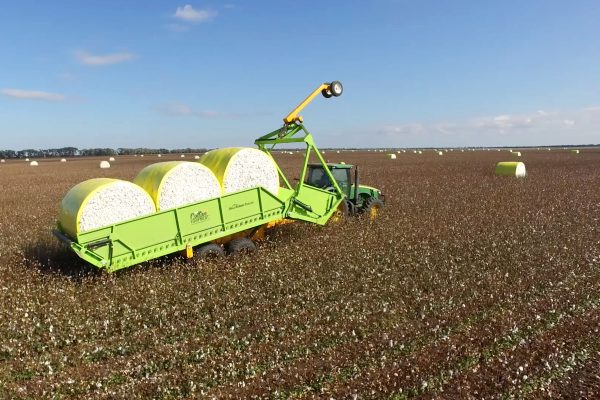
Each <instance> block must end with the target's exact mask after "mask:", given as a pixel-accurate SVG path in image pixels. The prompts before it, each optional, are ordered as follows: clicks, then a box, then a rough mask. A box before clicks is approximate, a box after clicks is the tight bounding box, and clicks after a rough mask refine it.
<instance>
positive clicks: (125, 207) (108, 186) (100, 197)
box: [58, 178, 156, 237]
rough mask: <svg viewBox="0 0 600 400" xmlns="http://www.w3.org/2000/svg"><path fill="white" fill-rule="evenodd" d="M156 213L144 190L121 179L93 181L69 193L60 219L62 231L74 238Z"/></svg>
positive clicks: (64, 200)
mask: <svg viewBox="0 0 600 400" xmlns="http://www.w3.org/2000/svg"><path fill="white" fill-rule="evenodd" d="M155 211H156V209H155V207H154V202H153V201H152V198H151V197H150V195H149V194H148V193H146V191H145V190H144V189H142V188H141V187H139V186H137V185H135V184H133V183H131V182H127V181H122V180H119V179H110V178H94V179H89V180H87V181H84V182H81V183H80V184H78V185H75V186H74V187H73V188H71V190H69V191H68V192H67V194H66V196H65V197H64V198H63V200H62V202H61V205H60V214H59V219H58V220H59V223H60V226H61V227H62V229H63V231H64V232H66V233H67V234H69V235H70V236H71V237H75V236H77V234H79V233H83V232H87V231H90V230H93V229H96V228H102V227H103V226H108V225H112V224H116V223H119V222H123V221H127V220H130V219H133V218H137V217H141V216H143V215H148V214H152V213H153V212H155Z"/></svg>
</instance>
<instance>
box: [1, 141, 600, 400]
mask: <svg viewBox="0 0 600 400" xmlns="http://www.w3.org/2000/svg"><path fill="white" fill-rule="evenodd" d="M438 151H439V150H436V151H431V150H429V151H423V152H422V154H419V153H418V152H417V153H415V152H414V151H408V152H407V153H406V154H400V155H398V156H397V158H396V159H395V160H393V161H390V159H388V158H387V157H386V154H381V152H367V151H356V152H344V153H343V154H337V153H336V152H335V151H327V152H326V154H324V157H325V158H326V159H327V161H330V162H340V161H342V160H343V161H344V162H345V163H347V164H354V165H359V167H360V182H361V184H363V183H364V184H368V185H372V186H374V187H378V188H380V189H381V190H382V191H383V193H384V194H385V195H386V206H385V210H384V212H383V213H382V215H381V216H380V218H379V219H377V220H375V221H368V220H365V219H362V218H359V219H351V220H348V221H345V222H342V223H340V224H328V225H326V226H325V227H318V226H315V225H311V224H304V223H293V224H289V225H284V226H281V227H279V228H277V229H274V230H273V231H271V232H270V233H269V234H268V236H267V237H266V239H265V240H264V241H263V242H261V243H260V244H259V249H258V252H257V253H255V254H252V255H248V256H240V257H234V258H222V259H216V260H209V261H197V260H193V261H190V262H186V261H184V260H183V259H182V258H180V257H177V256H172V257H163V258H160V259H157V260H155V261H153V262H149V263H144V264H141V265H138V266H135V267H132V268H129V269H126V270H123V271H120V272H117V273H114V274H107V273H103V272H101V271H99V270H97V269H95V267H91V266H88V265H86V264H85V262H84V261H82V260H81V259H79V258H78V257H76V256H75V255H74V254H73V253H72V252H70V251H68V250H67V249H65V248H64V247H62V245H60V244H59V243H58V241H57V240H56V239H55V238H54V237H52V235H51V230H52V228H53V227H54V226H55V225H56V222H57V220H58V219H59V211H60V207H61V200H62V199H63V197H64V196H65V194H66V193H67V192H68V191H69V189H71V188H72V187H73V186H75V185H76V184H78V183H80V182H85V181H87V180H89V179H92V178H102V179H105V180H103V181H102V182H104V183H109V182H113V181H112V180H118V182H121V181H128V182H133V181H134V180H135V178H136V176H137V175H138V174H139V173H140V171H142V170H143V169H144V168H145V167H147V166H148V165H150V164H152V163H154V162H156V161H157V160H156V158H155V157H150V156H148V157H145V158H142V157H133V156H119V157H117V161H116V162H111V168H110V169H100V168H98V166H99V163H100V162H101V161H102V160H103V159H102V158H74V159H71V158H69V161H68V163H66V164H64V163H60V161H59V160H58V159H57V160H42V161H41V162H40V163H39V166H38V167H37V168H30V167H29V163H25V162H24V161H23V160H20V161H15V160H7V161H6V162H5V163H2V164H1V165H0V180H1V181H2V182H1V183H2V186H3V187H4V188H10V190H3V191H2V192H0V238H1V242H0V243H1V246H2V247H1V248H0V301H1V304H2V307H0V312H1V313H2V314H1V315H0V360H1V361H0V398H7V399H10V398H35V399H37V398H63V399H96V398H127V399H133V398H231V399H243V398H326V399H330V398H334V399H347V398H350V399H352V398H356V399H363V398H387V399H407V398H449V399H461V398H589V399H592V398H598V397H599V396H600V381H599V378H598V366H599V365H600V353H599V352H600V341H599V340H598V335H599V332H598V329H599V328H598V327H599V326H600V244H599V243H600V229H599V226H598V216H599V215H600V189H599V188H600V174H598V165H599V163H600V150H595V149H582V150H581V151H580V153H579V154H575V153H573V152H571V151H569V150H562V151H559V150H556V151H550V152H548V151H547V150H545V149H542V150H539V151H538V150H535V149H528V150H526V151H525V150H520V151H522V156H521V157H518V158H516V157H515V156H513V155H512V154H511V153H509V152H507V151H501V152H496V151H491V152H487V151H465V152H462V151H454V152H448V153H444V156H443V157H440V156H439V155H438ZM232 154H233V155H232V157H231V159H230V162H231V163H232V165H233V162H234V161H235V159H234V156H235V152H233V153H232ZM396 154H398V153H396ZM302 156H303V155H302V154H292V155H289V154H281V155H276V158H277V162H278V163H279V165H280V166H281V167H282V168H283V170H284V172H285V173H286V175H287V176H288V178H294V177H296V176H297V173H298V172H297V171H298V170H299V166H300V163H301V162H302ZM240 157H241V156H240ZM188 159H190V160H192V158H191V156H190V157H188ZM162 160H163V161H167V162H176V163H177V165H179V164H181V163H186V161H185V160H181V157H180V155H179V154H175V155H166V154H165V155H164V156H163V157H162ZM231 160H233V161H231ZM198 161H203V160H202V158H201V159H200V160H197V161H193V160H192V162H195V163H197V162H198ZM256 162H257V163H259V164H257V165H262V164H260V161H256ZM500 162H505V163H510V165H509V166H510V167H511V168H513V169H511V170H510V171H509V173H507V174H508V175H511V177H505V176H501V177H499V176H496V166H497V164H498V163H500ZM520 163H523V164H526V165H527V174H526V177H523V178H521V179H516V178H515V177H514V176H515V175H516V174H517V173H518V171H517V168H520V167H519V166H518V164H520ZM263 167H264V168H268V165H266V164H264V165H263ZM242 172H243V171H240V172H238V174H241V173H242ZM165 175H167V174H165ZM251 178H252V176H249V177H248V179H251ZM177 186H178V184H177V182H176V180H175V181H174V183H173V186H172V187H171V189H169V190H167V191H165V192H164V193H163V195H165V196H167V197H168V196H169V193H172V191H173V190H176V187H177ZM119 193H121V191H119ZM111 196H113V194H111V193H110V192H106V193H103V192H101V191H100V192H99V193H98V194H97V198H96V201H98V202H99V201H109V202H111V204H112V203H118V204H117V205H115V206H114V208H115V210H116V209H117V208H118V207H121V208H122V207H125V206H128V205H129V203H128V202H132V203H133V200H131V198H130V196H128V198H130V199H129V200H123V199H114V198H112V197H111ZM145 199H146V200H147V198H145ZM146 200H141V199H140V200H139V201H140V202H141V203H144V204H145V203H146ZM149 202H150V203H149V204H148V207H150V208H151V207H154V203H155V202H156V199H152V198H151V199H150V200H149ZM89 207H90V212H91V211H93V207H95V206H94V203H91V202H90V203H89ZM136 207H137V206H136ZM150 211H151V210H150ZM115 212H117V211H115ZM119 212H120V211H119ZM90 215H91V214H90ZM95 218H109V216H108V215H96V216H95ZM150 234H151V233H150Z"/></svg>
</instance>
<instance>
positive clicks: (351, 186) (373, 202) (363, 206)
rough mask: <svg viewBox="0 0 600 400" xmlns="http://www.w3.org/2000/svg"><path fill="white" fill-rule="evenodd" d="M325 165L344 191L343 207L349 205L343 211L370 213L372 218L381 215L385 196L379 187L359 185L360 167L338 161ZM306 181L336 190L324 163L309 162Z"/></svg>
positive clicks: (314, 185)
mask: <svg viewBox="0 0 600 400" xmlns="http://www.w3.org/2000/svg"><path fill="white" fill-rule="evenodd" d="M325 165H326V166H327V168H328V169H329V172H330V174H331V176H333V178H334V179H335V181H336V183H337V185H338V186H339V188H340V189H341V191H342V192H343V193H344V196H345V203H346V204H345V205H342V207H347V210H342V212H344V213H346V214H350V215H353V214H358V213H368V214H369V216H370V217H371V218H375V217H377V216H378V215H379V213H380V212H381V209H382V208H383V205H384V203H385V196H384V195H383V194H382V193H381V191H380V190H379V189H376V188H374V187H371V186H366V185H359V183H358V167H355V166H353V165H349V164H336V163H327V164H325ZM352 169H354V179H352ZM305 183H306V184H307V185H310V186H313V187H316V188H319V189H325V190H329V191H333V190H334V185H333V183H332V182H331V180H330V179H329V174H327V172H326V171H325V168H324V167H323V164H320V163H319V164H308V171H307V174H306V181H305ZM356 188H358V190H356Z"/></svg>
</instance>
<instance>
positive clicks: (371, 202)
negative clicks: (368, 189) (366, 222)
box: [363, 197, 383, 221]
mask: <svg viewBox="0 0 600 400" xmlns="http://www.w3.org/2000/svg"><path fill="white" fill-rule="evenodd" d="M382 209H383V201H381V200H379V199H376V198H375V197H370V198H369V199H368V200H366V201H365V203H364V206H363V213H365V215H367V216H368V217H369V219H370V220H371V221H372V220H374V219H376V218H377V217H379V215H380V214H381V210H382Z"/></svg>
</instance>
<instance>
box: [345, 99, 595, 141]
mask: <svg viewBox="0 0 600 400" xmlns="http://www.w3.org/2000/svg"><path fill="white" fill-rule="evenodd" d="M368 131H371V132H373V133H376V135H375V136H372V137H371V140H372V141H373V143H372V145H373V146H379V145H383V146H390V145H398V146H441V145H446V146H461V145H486V146H494V145H543V144H579V143H600V135H599V134H598V132H600V107H597V106H594V107H587V108H583V109H578V110H561V111H542V110H538V111H534V112H530V113H520V114H499V115H496V116H488V117H474V118H469V119H464V120H455V121H437V122H409V123H401V124H387V125H383V126H379V127H371V128H370V129H369V128H363V129H361V132H360V133H359V132H358V130H357V131H356V132H354V131H353V132H350V134H351V135H352V137H353V138H354V139H355V140H357V144H358V141H359V140H362V141H364V140H365V139H364V135H365V132H368ZM361 138H362V139H361ZM358 145H360V144H358ZM362 145H363V146H364V143H362Z"/></svg>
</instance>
